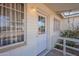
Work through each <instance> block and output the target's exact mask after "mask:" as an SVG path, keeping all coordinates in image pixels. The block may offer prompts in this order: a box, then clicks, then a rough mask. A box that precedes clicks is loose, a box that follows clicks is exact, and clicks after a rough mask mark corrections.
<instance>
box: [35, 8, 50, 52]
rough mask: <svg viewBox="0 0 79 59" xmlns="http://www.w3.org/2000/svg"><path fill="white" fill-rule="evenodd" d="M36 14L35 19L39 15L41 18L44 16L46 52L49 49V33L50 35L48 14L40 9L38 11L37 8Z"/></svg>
mask: <svg viewBox="0 0 79 59" xmlns="http://www.w3.org/2000/svg"><path fill="white" fill-rule="evenodd" d="M36 13H37V17H38V16H39V15H42V16H44V17H45V18H46V19H45V20H46V21H45V22H46V23H45V26H47V27H46V28H45V32H46V50H48V49H49V33H50V31H49V30H50V27H49V23H50V22H49V21H48V19H49V14H48V13H47V12H45V11H43V10H41V9H39V8H37V11H36ZM37 19H38V18H37ZM37 35H39V34H37Z"/></svg>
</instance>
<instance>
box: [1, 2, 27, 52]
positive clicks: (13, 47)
mask: <svg viewBox="0 0 79 59" xmlns="http://www.w3.org/2000/svg"><path fill="white" fill-rule="evenodd" d="M2 4H3V3H2ZM5 4H6V3H5ZM9 4H11V3H9ZM16 4H18V3H16ZM0 6H2V7H6V6H3V5H1V4H0ZM15 7H16V6H15ZM25 7H26V6H25V4H24V12H23V13H24V19H23V23H24V27H25V23H26V22H25V21H26V20H25V15H26V13H25V12H26V10H25ZM6 8H9V7H6ZM1 9H3V8H1ZM10 9H11V8H10ZM12 9H13V8H12ZM14 10H15V9H14ZM2 11H3V10H2ZM16 11H18V10H15V12H16ZM18 12H21V11H18ZM11 13H12V12H11ZM25 34H26V30H25V28H24V41H22V42H17V43H13V44H9V45H5V46H0V53H2V52H6V51H9V50H12V49H15V48H17V47H21V46H24V45H25V44H26V37H25V36H26V35H25Z"/></svg>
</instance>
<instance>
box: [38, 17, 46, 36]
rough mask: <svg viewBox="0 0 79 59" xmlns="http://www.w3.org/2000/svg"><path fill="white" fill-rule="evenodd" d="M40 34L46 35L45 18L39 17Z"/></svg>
mask: <svg viewBox="0 0 79 59" xmlns="http://www.w3.org/2000/svg"><path fill="white" fill-rule="evenodd" d="M38 26H39V28H38V32H39V34H43V33H45V17H43V16H39V17H38Z"/></svg>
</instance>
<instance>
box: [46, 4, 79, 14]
mask: <svg viewBox="0 0 79 59" xmlns="http://www.w3.org/2000/svg"><path fill="white" fill-rule="evenodd" d="M46 5H47V6H48V7H49V8H50V9H51V10H53V11H55V12H63V11H66V10H72V9H74V10H75V9H76V10H79V3H47V4H46Z"/></svg>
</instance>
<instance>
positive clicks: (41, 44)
mask: <svg viewBox="0 0 79 59" xmlns="http://www.w3.org/2000/svg"><path fill="white" fill-rule="evenodd" d="M37 17H38V19H37V25H38V29H37V30H38V32H37V53H38V54H39V53H41V52H42V51H44V50H45V49H46V48H47V17H46V16H45V15H43V14H40V13H38V16H37Z"/></svg>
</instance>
